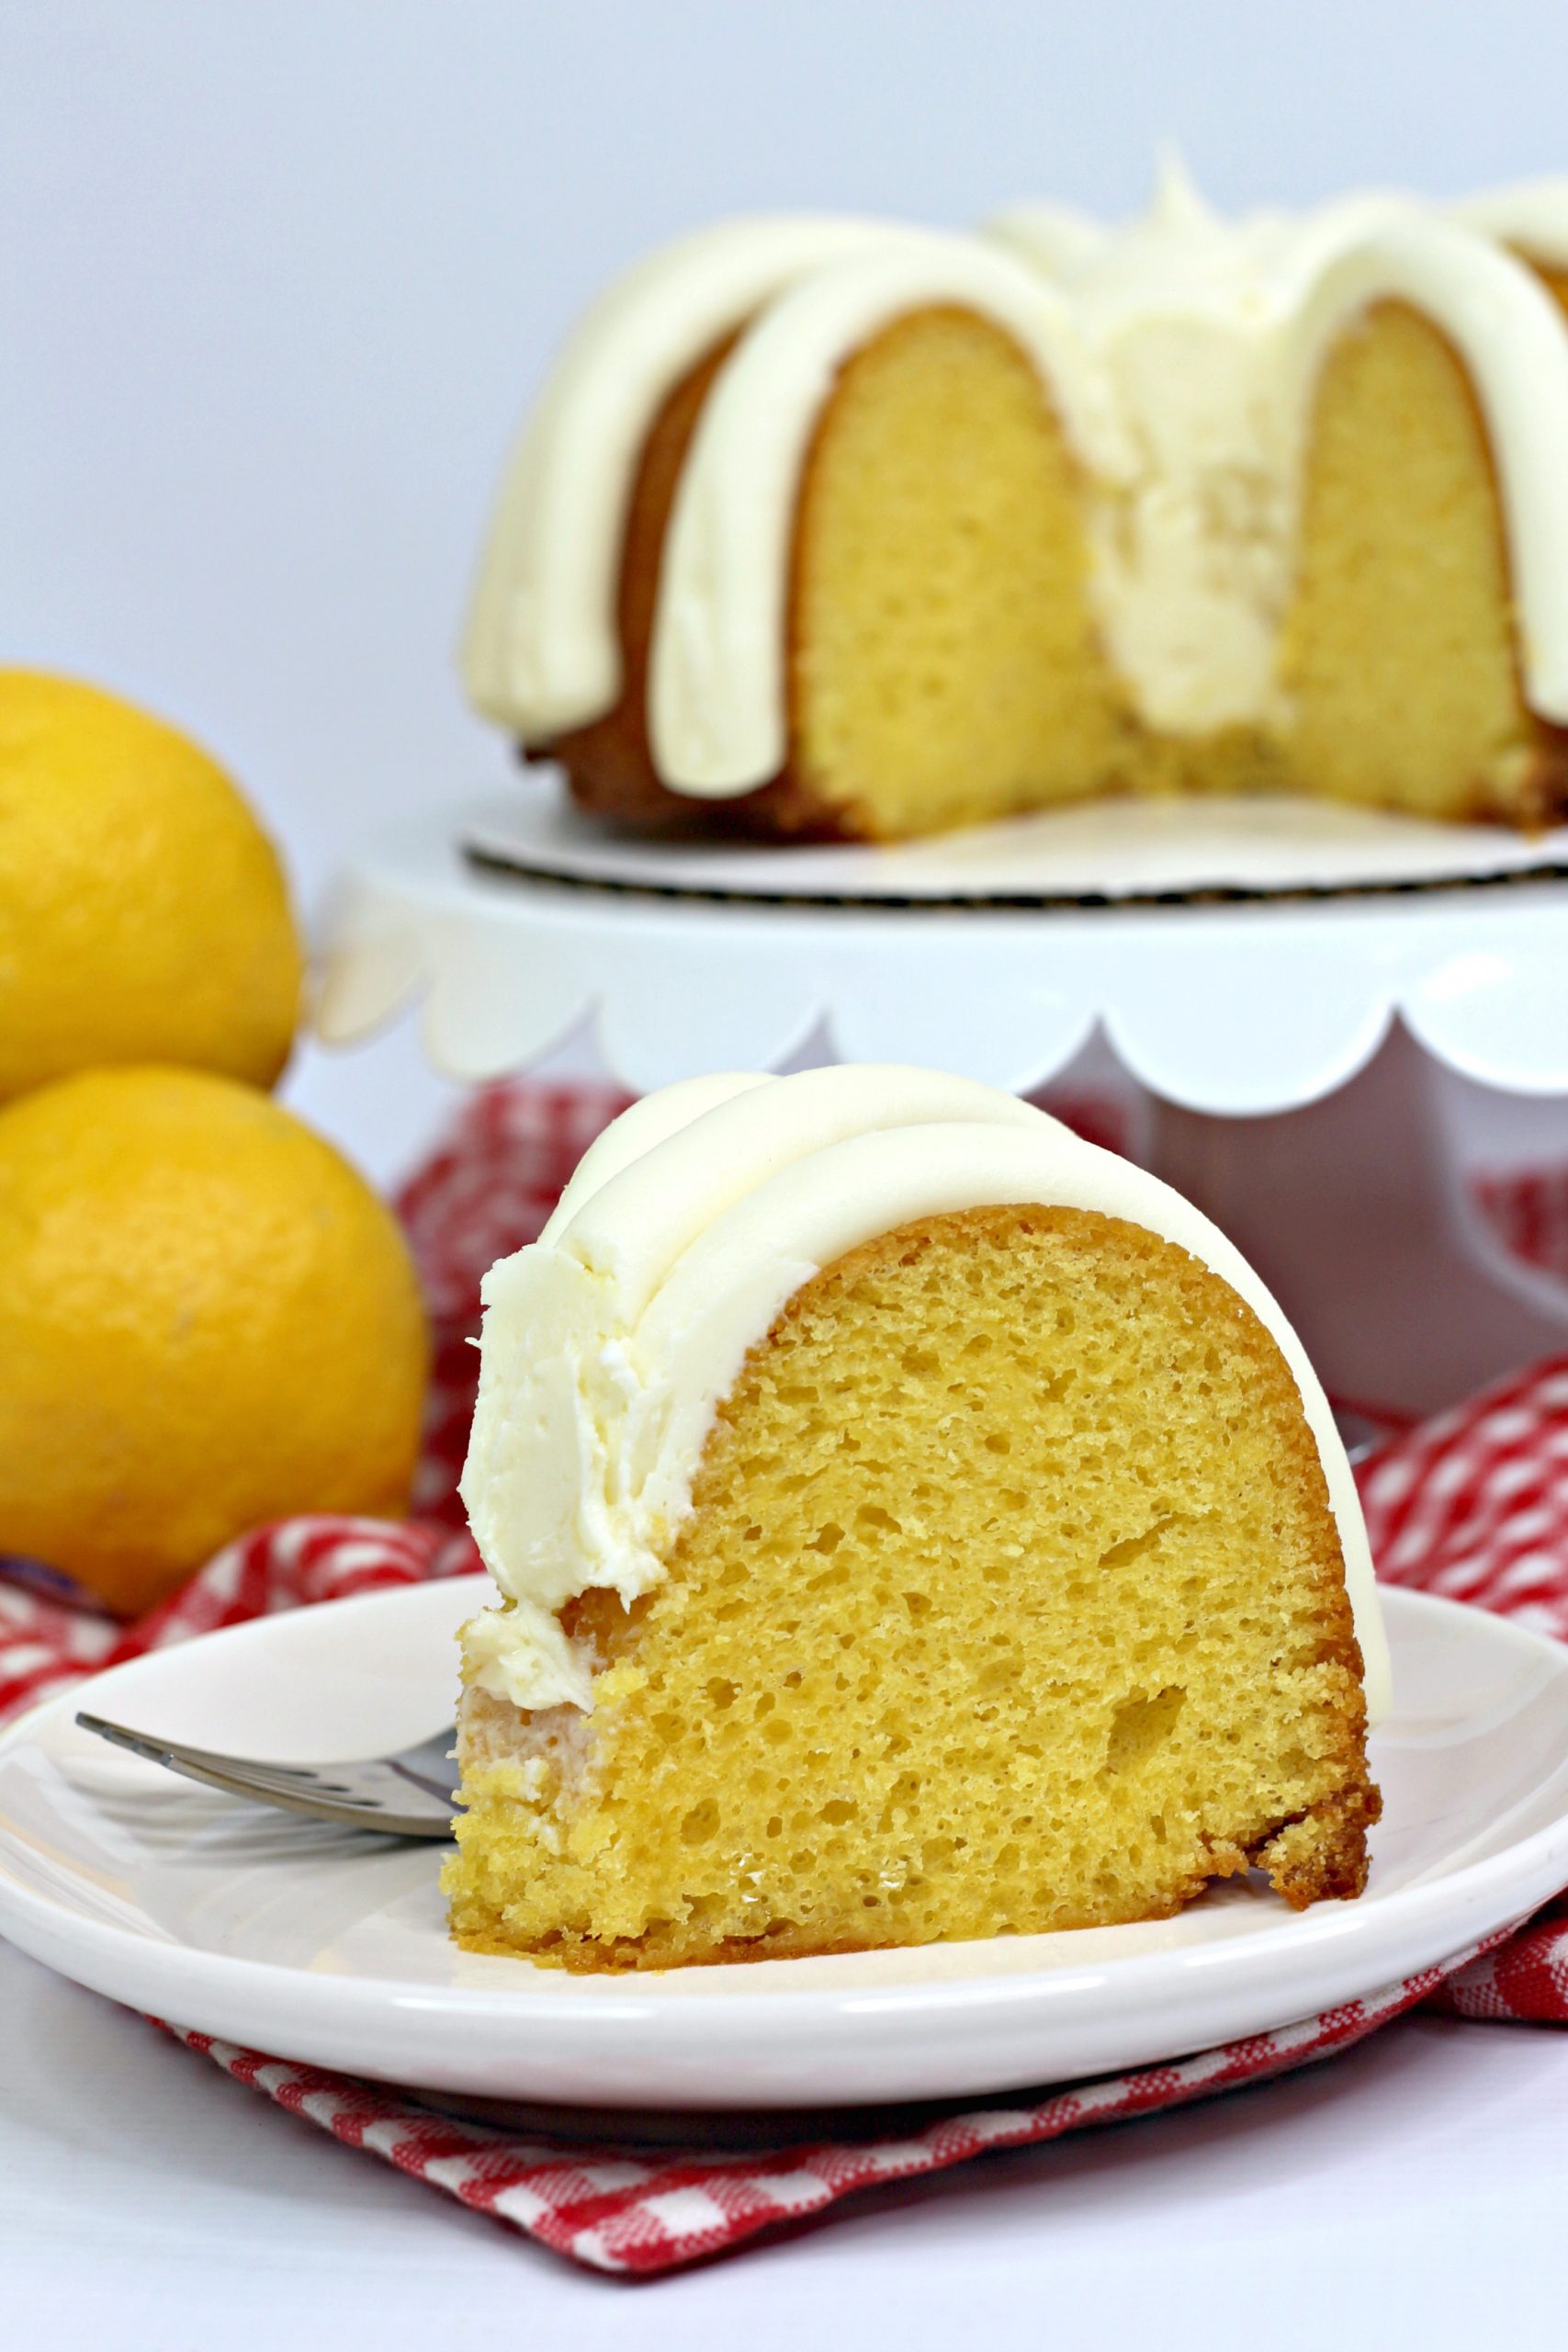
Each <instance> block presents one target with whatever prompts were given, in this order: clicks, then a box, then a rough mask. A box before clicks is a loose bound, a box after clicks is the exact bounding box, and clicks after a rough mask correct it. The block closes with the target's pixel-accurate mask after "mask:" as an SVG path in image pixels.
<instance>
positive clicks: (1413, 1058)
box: [1149, 1026, 1568, 1419]
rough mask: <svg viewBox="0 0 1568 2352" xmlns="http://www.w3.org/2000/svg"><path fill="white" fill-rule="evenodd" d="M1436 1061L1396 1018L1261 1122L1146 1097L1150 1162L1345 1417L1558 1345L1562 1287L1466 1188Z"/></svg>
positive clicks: (1563, 1335) (1453, 1388) (1449, 1396)
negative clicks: (1312, 1096) (1361, 1057)
mask: <svg viewBox="0 0 1568 2352" xmlns="http://www.w3.org/2000/svg"><path fill="white" fill-rule="evenodd" d="M1436 1080H1437V1071H1436V1068H1435V1066H1434V1064H1433V1062H1432V1061H1431V1059H1430V1057H1428V1056H1427V1054H1426V1053H1425V1052H1423V1050H1422V1048H1421V1047H1420V1046H1418V1045H1417V1044H1416V1041H1415V1040H1414V1039H1413V1038H1412V1037H1411V1036H1410V1035H1408V1034H1407V1033H1406V1032H1405V1031H1404V1029H1403V1028H1400V1027H1398V1026H1395V1027H1394V1028H1393V1030H1392V1031H1391V1033H1390V1035H1389V1036H1388V1038H1387V1040H1386V1041H1385V1043H1384V1044H1383V1045H1382V1046H1381V1047H1380V1049H1379V1050H1378V1052H1377V1053H1376V1054H1375V1055H1374V1056H1373V1057H1372V1059H1371V1061H1370V1062H1368V1063H1367V1064H1366V1065H1365V1067H1364V1068H1363V1069H1360V1070H1359V1072H1358V1073H1357V1075H1356V1076H1355V1077H1354V1078H1352V1079H1351V1080H1349V1081H1348V1084H1346V1085H1344V1086H1341V1087H1340V1088H1338V1089H1337V1091H1336V1092H1334V1093H1332V1094H1326V1095H1324V1096H1321V1097H1320V1098H1319V1099H1318V1100H1317V1101H1316V1102H1314V1103H1305V1104H1303V1106H1302V1107H1301V1108H1300V1109H1299V1110H1293V1111H1284V1112H1279V1113H1276V1114H1273V1115H1272V1116H1270V1117H1268V1118H1216V1117H1213V1115H1211V1114H1206V1113H1203V1112H1198V1111H1190V1110H1186V1109H1184V1108H1183V1107H1182V1106H1181V1105H1180V1104H1179V1103H1170V1102H1167V1101H1164V1100H1162V1099H1161V1098H1160V1097H1158V1096H1155V1097H1153V1098H1152V1101H1151V1120H1152V1125H1151V1134H1150V1148H1149V1157H1150V1161H1151V1164H1152V1166H1153V1167H1154V1169H1155V1170H1156V1172H1157V1173H1158V1174H1159V1175H1161V1176H1163V1177H1164V1178H1165V1180H1166V1181H1167V1182H1168V1183H1170V1184H1174V1185H1175V1187H1176V1188H1177V1190H1178V1191H1179V1192H1181V1193H1186V1195H1187V1196H1188V1198H1189V1199H1190V1200H1191V1201H1193V1202H1195V1203H1196V1204H1197V1205H1198V1206H1199V1207H1200V1208H1201V1209H1202V1210H1203V1211H1204V1212H1205V1214H1206V1215H1208V1216H1211V1217H1213V1220H1214V1223H1215V1224H1216V1225H1217V1226H1219V1227H1221V1228H1222V1230H1223V1231H1224V1232H1225V1233H1227V1234H1228V1235H1229V1236H1230V1238H1231V1239H1232V1240H1233V1241H1235V1244H1236V1246H1237V1248H1238V1249H1240V1250H1242V1251H1244V1253H1245V1254H1246V1255H1247V1257H1248V1258H1249V1259H1250V1260H1251V1261H1252V1263H1253V1264H1254V1265H1255V1266H1256V1267H1257V1269H1258V1272H1259V1273H1260V1274H1261V1275H1262V1277H1263V1279H1264V1281H1265V1282H1266V1283H1268V1284H1269V1288H1270V1290H1272V1291H1273V1292H1274V1294H1275V1295H1276V1296H1277V1298H1278V1299H1279V1301H1280V1305H1281V1306H1283V1308H1284V1310H1285V1312H1286V1314H1287V1315H1288V1316H1289V1317H1290V1318H1291V1320H1292V1323H1293V1324H1294V1325H1295V1327H1296V1329H1297V1330H1298V1331H1299V1332H1300V1333H1301V1336H1302V1339H1303V1341H1304V1342H1305V1345H1306V1349H1307V1351H1308V1353H1309V1354H1310V1356H1311V1357H1312V1360H1313V1362H1314V1364H1315V1366H1316V1368H1317V1371H1318V1373H1319V1374H1320V1376H1321V1378H1322V1380H1323V1384H1324V1386H1325V1388H1326V1389H1327V1390H1328V1393H1329V1395H1330V1396H1331V1397H1333V1398H1334V1400H1335V1402H1336V1404H1337V1405H1338V1406H1340V1407H1341V1408H1345V1409H1348V1410H1349V1411H1352V1412H1365V1413H1366V1414H1368V1415H1369V1416H1370V1417H1371V1418H1373V1419H1377V1418H1379V1417H1381V1416H1382V1415H1388V1416H1391V1417H1393V1416H1397V1417H1406V1416H1407V1417H1409V1418H1411V1419H1417V1418H1420V1417H1421V1416H1423V1415H1425V1414H1427V1413H1430V1412H1435V1411H1438V1410H1439V1409H1440V1408H1442V1407H1444V1406H1447V1405H1451V1404H1453V1403H1455V1402H1456V1401H1457V1400H1458V1399H1459V1398H1461V1397H1467V1396H1469V1395H1471V1394H1472V1393H1473V1391H1474V1390H1476V1389H1477V1388H1480V1387H1482V1386H1483V1385H1485V1384H1486V1383H1487V1382H1488V1381H1490V1380H1494V1379H1495V1378H1497V1377H1498V1376H1499V1375H1501V1374H1504V1373H1506V1372H1508V1371H1511V1370H1512V1369H1513V1368H1514V1367H1515V1366H1516V1365H1517V1364H1522V1363H1529V1362H1531V1361H1533V1360H1535V1359H1538V1358H1540V1357H1542V1356H1548V1355H1554V1354H1557V1353H1560V1352H1562V1351H1564V1350H1568V1290H1565V1289H1564V1288H1563V1287H1562V1286H1561V1285H1559V1284H1558V1283H1554V1282H1553V1281H1552V1280H1551V1278H1550V1277H1549V1276H1547V1275H1544V1274H1542V1275H1539V1276H1537V1275H1532V1274H1531V1272H1529V1268H1528V1267H1525V1266H1522V1265H1520V1264H1519V1263H1518V1262H1517V1261H1516V1260H1514V1259H1512V1258H1510V1257H1509V1256H1508V1255H1507V1253H1506V1251H1505V1250H1504V1249H1503V1248H1502V1246H1501V1244H1500V1243H1498V1242H1497V1241H1495V1239H1494V1238H1493V1237H1492V1236H1491V1235H1490V1233H1489V1232H1488V1230H1487V1229H1486V1228H1485V1227H1484V1226H1483V1222H1482V1220H1481V1218H1480V1217H1479V1216H1478V1215H1477V1214H1476V1212H1475V1211H1474V1209H1473V1208H1472V1206H1471V1204H1469V1202H1468V1201H1467V1199H1466V1197H1465V1193H1464V1190H1463V1187H1462V1184H1461V1179H1460V1175H1459V1171H1458V1170H1457V1169H1456V1167H1455V1165H1454V1161H1453V1157H1452V1154H1451V1152H1450V1149H1449V1148H1448V1145H1447V1141H1446V1138H1445V1136H1444V1135H1443V1132H1442V1126H1441V1121H1440V1116H1439V1113H1438V1104H1437V1101H1436V1096H1435V1088H1436Z"/></svg>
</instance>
